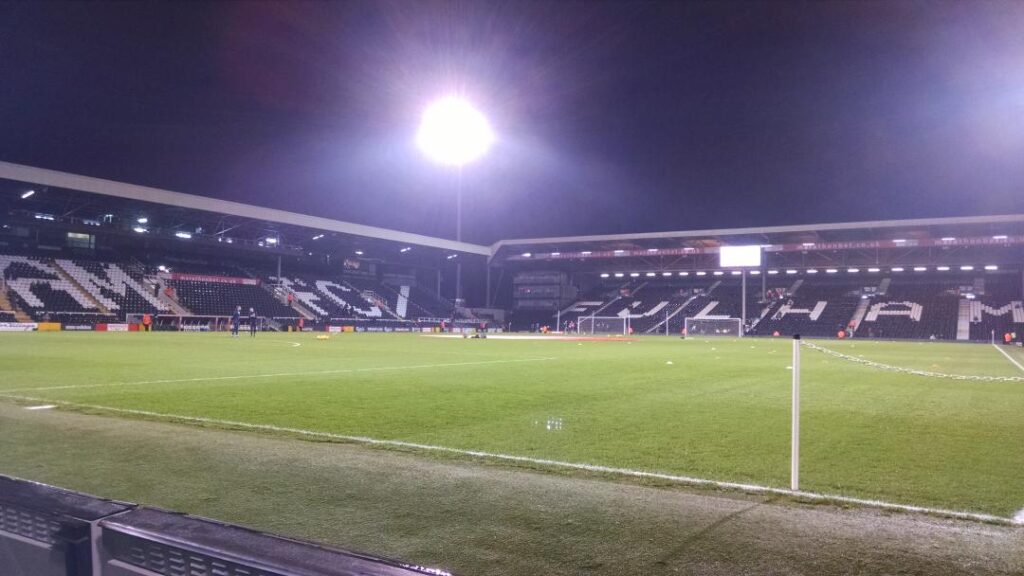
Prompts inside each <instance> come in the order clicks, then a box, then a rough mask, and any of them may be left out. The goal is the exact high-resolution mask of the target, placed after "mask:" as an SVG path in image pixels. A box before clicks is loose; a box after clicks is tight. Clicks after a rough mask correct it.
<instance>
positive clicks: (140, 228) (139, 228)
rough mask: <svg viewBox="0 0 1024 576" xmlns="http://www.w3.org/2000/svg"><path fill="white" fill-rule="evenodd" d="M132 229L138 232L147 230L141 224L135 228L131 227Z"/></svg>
mask: <svg viewBox="0 0 1024 576" xmlns="http://www.w3.org/2000/svg"><path fill="white" fill-rule="evenodd" d="M132 230H134V231H136V232H138V233H139V234H145V233H146V232H148V230H146V229H145V228H143V227H142V226H136V227H135V228H132Z"/></svg>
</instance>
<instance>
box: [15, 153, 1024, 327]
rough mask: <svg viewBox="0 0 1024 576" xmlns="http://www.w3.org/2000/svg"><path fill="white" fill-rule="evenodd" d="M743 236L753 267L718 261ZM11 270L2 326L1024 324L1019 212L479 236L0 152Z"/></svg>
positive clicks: (1023, 237) (1023, 223) (1022, 219)
mask: <svg viewBox="0 0 1024 576" xmlns="http://www.w3.org/2000/svg"><path fill="white" fill-rule="evenodd" d="M736 246H751V247H757V252H758V254H759V255H760V258H759V261H758V262H757V263H756V265H754V266H745V267H737V266H723V265H722V261H721V259H720V258H721V252H722V248H723V247H736ZM456 263H460V264H461V265H462V266H463V268H464V271H465V275H466V276H467V281H466V282H465V283H466V285H467V287H468V290H467V292H466V293H467V295H468V297H467V301H466V302H461V301H460V302H455V301H454V282H453V281H454V270H455V264H456ZM0 269H2V275H3V284H2V288H3V289H2V290H0V323H3V325H4V326H5V327H7V329H29V327H34V328H36V329H39V328H54V329H58V328H60V329H90V330H91V329H97V328H98V329H104V328H105V329H116V330H121V329H138V326H139V325H140V324H141V323H142V320H143V318H146V319H147V321H150V320H151V321H152V325H153V327H154V328H164V329H179V330H180V329H196V330H210V329H214V330H215V329H223V328H224V327H225V326H226V323H227V318H228V317H230V316H231V314H232V312H233V311H234V310H235V308H236V307H237V306H242V307H243V310H244V311H245V312H248V309H249V308H253V309H254V310H255V311H256V313H257V314H258V316H259V317H260V322H261V324H262V325H263V326H264V327H265V328H268V329H275V330H287V329H296V328H299V327H301V328H302V329H307V330H382V331H385V330H386V331H391V330H400V331H411V330H432V329H436V328H437V327H439V326H441V325H442V323H444V325H445V326H453V325H454V326H455V327H463V326H466V327H473V329H476V328H477V327H479V326H480V325H482V324H485V323H486V325H487V326H488V327H489V328H491V329H497V328H501V329H513V330H537V329H541V328H542V327H547V328H549V329H552V330H559V329H563V330H564V329H574V330H580V329H581V327H583V326H588V327H589V328H587V329H590V330H594V329H595V328H594V326H595V323H594V322H593V321H590V322H586V321H581V320H583V319H586V318H608V319H612V320H611V321H609V322H608V323H606V324H604V325H605V326H622V327H624V328H623V330H628V331H629V332H632V333H635V334H642V333H650V334H679V333H681V332H683V329H684V327H685V326H686V325H687V319H690V320H689V321H690V322H695V321H699V320H706V321H709V322H713V321H716V320H724V319H737V320H736V322H737V323H738V325H740V326H741V331H742V332H744V333H746V334H749V335H775V334H778V335H791V334H794V333H801V334H805V335H810V336H823V337H834V336H844V337H872V338H911V339H937V340H984V341H989V340H991V339H992V338H997V339H1001V338H1002V337H1003V335H1004V334H1011V335H1013V337H1014V338H1016V339H1017V340H1018V341H1019V340H1020V336H1021V334H1022V333H1024V306H1022V301H1024V215H1008V216H988V217H966V218H938V219H922V220H898V221H877V222H855V223H839V224H822V225H801V226H780V227H768V228H742V229H725V230H698V231H679V232H652V233H640V234H618V235H601V236H580V237H557V238H529V239H517V240H502V241H499V242H497V243H495V244H493V245H491V246H483V245H478V244H472V243H466V242H455V241H451V240H447V239H443V238H436V237H429V236H422V235H417V234H410V233H406V232H400V231H396V230H389V229H385V228H378V227H372V226H364V225H360V224H354V223H350V222H343V221H338V220H332V219H327V218H322V217H317V216H309V215H304V214H296V213H293V212H286V211H281V210H273V209H268V208H263V207H259V206H252V205H247V204H241V203H237V202H228V201H223V200H215V199H211V198H206V197H201V196H194V195H189V194H182V193H178V192H171V191H166V190H160V189H155V188H148V187H143V186H134V185H130V184H124V183H119V182H113V181H109V180H102V179H97V178H90V177H84V176H78V175H74V174H67V173H62V172H56V171H52V170H44V169H39V168H33V167H28V166H21V165H16V164H9V163H2V162H0ZM19 327H20V328H19Z"/></svg>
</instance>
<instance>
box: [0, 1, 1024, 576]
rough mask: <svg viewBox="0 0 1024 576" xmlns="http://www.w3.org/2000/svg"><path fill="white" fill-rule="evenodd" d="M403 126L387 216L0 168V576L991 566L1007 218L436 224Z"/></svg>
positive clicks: (1003, 569)
mask: <svg viewBox="0 0 1024 576" xmlns="http://www.w3.org/2000/svg"><path fill="white" fill-rule="evenodd" d="M56 6H58V7H59V6H60V5H56ZM950 6H952V5H950ZM988 6H989V7H993V6H1000V5H998V4H991V5H988ZM65 8H67V7H65ZM108 8H109V7H108ZM321 8H323V7H321ZM477 8H479V7H477ZM605 8H608V7H607V6H606V7H605ZM761 8H766V7H761ZM114 9H115V10H117V9H118V8H116V7H115V8H114ZM579 9H580V10H581V12H582V13H585V12H586V9H585V8H579ZM1016 13H1018V14H1019V13H1020V11H1019V10H1017V11H1016ZM1018 44H1019V42H1018ZM1020 55H1021V57H1024V49H1022V50H1021V52H1020ZM1022 85H1024V84H1022ZM1017 106H1018V108H1019V106H1020V104H1019V103H1018V104H1017ZM1018 124H1019V121H1018ZM1021 128H1024V126H1021ZM418 130H419V131H418V133H417V135H416V139H415V146H416V147H417V148H418V149H419V152H420V153H425V154H426V155H427V156H429V157H430V160H431V161H432V162H433V163H434V164H435V165H437V166H436V167H437V169H439V170H448V169H450V168H451V166H456V167H457V168H458V170H459V179H458V186H459V191H458V194H459V196H458V199H457V201H456V204H455V205H454V206H453V207H452V208H454V210H452V211H449V210H448V208H447V207H446V208H445V209H444V210H439V211H436V212H429V213H428V212H427V211H424V212H423V213H422V214H420V213H416V214H413V215H412V216H408V215H406V216H402V217H398V216H394V217H393V219H395V221H396V222H398V223H397V224H395V225H394V226H388V225H383V226H380V225H377V224H379V223H380V222H385V223H386V222H388V221H389V218H392V217H391V216H389V215H388V214H390V213H392V212H399V211H401V210H402V208H401V207H400V206H398V207H396V206H391V205H387V204H386V202H383V201H382V202H381V203H378V204H373V206H374V209H375V210H378V211H380V212H381V214H382V215H381V216H380V218H379V219H374V218H367V219H362V218H353V219H352V220H348V219H345V218H344V217H342V216H343V215H344V211H341V212H339V211H336V210H333V209H330V208H324V209H323V210H319V211H317V210H308V209H300V208H296V209H286V208H287V207H288V206H287V203H280V202H277V203H275V202H268V201H266V200H265V199H264V197H260V196H255V195H254V196H252V197H249V196H247V195H246V193H244V192H240V193H237V194H234V195H227V194H225V195H218V194H214V193H206V192H204V193H194V192H192V191H190V190H187V189H175V188H173V187H171V186H152V185H148V184H143V183H140V182H139V181H134V180H132V179H130V178H124V177H117V178H113V177H101V176H104V175H117V174H126V172H123V171H121V172H119V171H116V170H108V171H106V172H104V171H103V170H102V169H96V170H91V169H85V170H58V169H54V168H53V167H52V166H54V165H55V164H50V165H47V166H42V165H34V164H32V163H28V162H9V161H0V271H2V278H0V431H2V433H0V576H6V575H12V576H49V575H54V576H57V575H78V576H82V575H94V576H105V575H117V576H129V575H167V576H171V575H175V576H177V575H183V576H184V575H188V576H192V575H195V576H199V575H214V574H223V575H243V574H248V575H256V574H259V575H267V576H271V575H278V576H288V575H296V576H299V575H302V576H321V575H333V574H339V575H341V574H344V575H356V574H379V575H399V574H465V575H468V574H541V573H543V574H715V575H717V574H824V575H832V574H1022V573H1024V473H1022V472H1024V348H1022V344H1024V213H1022V212H1024V210H1021V211H1007V210H1002V211H1000V210H992V211H991V212H987V213H986V212H985V211H984V210H985V208H986V206H987V205H986V204H985V203H984V202H981V201H980V200H979V203H978V204H979V205H980V208H979V206H975V205H969V201H968V198H969V195H965V196H964V199H963V200H962V202H961V204H959V205H957V206H952V207H949V208H948V209H947V208H944V209H942V210H939V211H938V212H936V210H933V209H931V207H925V206H919V205H918V206H915V207H912V209H904V210H897V209H895V208H893V209H891V211H890V209H889V208H883V209H882V211H881V212H878V211H874V212H873V211H870V210H867V209H865V211H863V212H859V213H858V212H856V211H852V212H849V217H848V218H839V217H836V216H835V215H836V214H837V212H835V211H832V212H829V211H828V209H827V208H826V207H824V206H823V205H824V204H826V203H828V202H829V193H828V191H822V192H821V193H820V194H821V197H820V200H821V202H822V205H814V206H810V207H804V208H803V210H804V211H803V212H800V213H799V214H797V213H796V212H794V215H792V216H790V214H789V213H787V212H786V210H789V209H785V210H783V212H782V215H781V217H775V216H772V217H765V218H764V220H765V221H766V222H768V223H766V224H765V225H758V224H756V220H757V218H756V217H755V218H754V221H755V223H754V224H753V225H742V226H739V225H737V226H734V225H733V224H734V223H736V222H738V220H735V219H730V218H728V217H725V216H723V215H722V211H709V212H707V213H703V214H700V215H698V216H697V218H698V220H692V221H691V222H702V223H703V225H699V226H698V225H685V226H680V227H679V228H678V229H671V228H667V227H665V226H662V225H660V224H653V225H651V226H650V227H645V226H644V224H643V223H642V222H641V221H636V220H634V221H630V222H629V223H628V224H629V226H628V227H629V228H631V229H632V231H627V232H620V231H616V230H617V229H616V228H614V227H611V228H610V227H608V226H604V225H602V224H601V223H600V222H601V221H598V220H595V222H596V223H595V224H590V223H588V220H587V218H588V212H587V211H586V210H585V208H584V207H582V206H581V207H577V208H574V213H576V211H577V210H578V214H579V216H578V218H579V220H581V222H577V224H579V225H578V226H576V225H573V226H569V227H567V229H569V230H572V231H573V232H575V231H578V230H588V229H590V228H592V229H593V230H594V233H592V234H591V233H585V234H574V235H561V234H560V232H561V229H560V228H557V227H555V228H548V229H547V230H550V232H552V233H553V234H534V233H532V231H533V230H535V229H539V228H523V229H526V230H529V231H531V233H528V234H524V235H518V234H510V235H509V237H508V238H503V237H502V236H499V235H498V234H503V233H502V231H503V230H506V229H508V230H516V229H515V228H502V227H501V226H499V225H498V224H493V226H494V231H495V232H494V233H493V234H491V235H490V236H488V235H486V234H485V235H481V234H479V233H476V234H474V233H472V232H471V233H469V234H463V225H464V218H463V216H464V214H463V205H462V203H463V198H462V194H463V190H462V186H463V176H462V170H463V167H465V169H466V170H469V169H470V166H475V165H476V164H478V163H485V162H488V161H489V159H490V158H491V157H492V156H497V155H499V154H500V153H501V149H500V148H501V147H500V146H499V145H498V144H496V142H498V141H500V139H501V134H500V132H499V131H497V130H496V131H495V132H494V133H492V132H491V130H492V128H491V126H490V125H489V124H488V121H487V119H486V118H485V117H484V115H483V113H482V112H480V111H478V110H477V109H476V108H474V107H473V106H472V105H471V104H469V102H468V101H464V100H462V99H459V98H454V97H447V98H444V99H441V100H438V101H436V102H435V103H434V104H432V105H430V106H428V107H427V108H426V112H425V113H424V115H423V117H422V123H421V124H420V125H419V129H418ZM1016 137H1017V138H1018V141H1019V134H1018V135H1017V136H1016ZM1021 150H1022V151H1024V148H1021ZM90 154H92V153H90ZM12 157H16V158H21V157H24V156H12ZM1020 158H1022V156H1018V157H1017V159H1016V161H1017V162H1019V161H1020ZM57 165H59V164H57ZM181 170H188V168H187V167H182V168H181ZM1013 174H1016V175H1018V176H1020V175H1021V173H1020V171H1019V170H1017V172H1014V173H1012V174H1011V176H1012V175H1013ZM467 178H471V177H470V176H467ZM1011 179H1012V178H1011ZM154 181H159V179H154V180H144V182H147V183H149V182H154ZM444 182H445V183H444V186H448V183H449V182H451V180H445V181H444ZM1011 184H1012V188H1014V189H1016V190H1017V193H1016V194H1017V196H1016V197H1015V198H1016V199H1017V200H1016V204H1013V203H1012V202H1011V203H1010V204H1006V205H1008V206H1017V207H1020V206H1021V204H1020V202H1019V199H1020V191H1021V190H1024V188H1022V186H1024V181H1021V180H1020V179H1017V180H1016V181H1015V182H1011ZM366 193H367V192H366V191H361V192H360V193H358V194H357V193H355V192H353V191H339V192H338V197H339V198H340V201H342V202H355V200H353V198H356V197H357V196H358V195H359V194H366ZM552 193H553V192H552ZM292 194H294V195H295V196H300V195H301V194H302V192H301V190H297V191H294V192H292ZM739 198H740V199H741V200H742V199H744V198H746V196H743V195H740V196H739ZM644 202H648V203H652V206H653V205H654V203H656V200H652V199H647V200H644ZM725 202H726V201H725V200H723V208H722V210H725V204H724V203H725ZM779 202H783V200H780V201H779ZM480 206H481V205H480V204H479V203H476V204H473V203H470V204H468V206H467V210H472V209H473V208H475V209H477V210H481V208H480ZM1000 206H1002V205H1000ZM637 209H638V210H639V209H640V208H637ZM654 210H655V211H657V208H654ZM793 210H796V209H795V208H793ZM819 211H820V212H821V213H822V214H823V215H822V216H821V219H820V220H817V221H816V220H813V219H808V217H807V216H806V215H807V214H812V215H814V214H817V213H818V212H819ZM449 212H454V214H450V213H449ZM890 213H891V214H892V215H893V217H886V218H877V217H875V216H877V215H878V214H890ZM937 213H942V214H946V215H935V214H937ZM469 214H470V217H471V218H472V214H471V212H470V213H469ZM861 215H864V217H861ZM518 217H519V216H518V213H517V212H516V210H515V209H512V210H511V211H508V212H507V213H504V214H502V215H500V216H498V215H495V216H494V218H495V220H494V222H495V223H496V222H498V221H499V220H502V219H507V220H515V219H517V218H518ZM403 218H413V219H418V220H424V221H429V220H436V219H443V220H445V222H448V221H449V220H451V221H452V222H453V223H455V226H456V231H455V233H454V234H449V233H447V232H446V231H447V228H446V227H444V226H442V227H441V228H440V230H441V232H437V233H424V231H430V230H432V229H431V228H429V227H427V226H426V225H424V227H420V228H416V227H412V228H410V227H409V226H404V225H403V224H401V223H402V222H407V221H408V220H407V219H403ZM574 218H575V217H574ZM453 219H454V220H453ZM787 219H788V220H787ZM488 221H489V220H488ZM471 222H472V220H471ZM780 222H781V223H780ZM445 226H447V224H446V225H445ZM410 229H411V230H414V231H409V230H410ZM609 229H610V230H613V232H612V233H606V232H607V231H608V230H609Z"/></svg>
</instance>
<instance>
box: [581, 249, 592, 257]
mask: <svg viewBox="0 0 1024 576" xmlns="http://www.w3.org/2000/svg"><path fill="white" fill-rule="evenodd" d="M580 254H582V255H584V256H590V255H591V254H593V252H591V251H590V250H584V251H583V252H580Z"/></svg>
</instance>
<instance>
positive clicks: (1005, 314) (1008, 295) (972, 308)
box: [958, 276, 1024, 341]
mask: <svg viewBox="0 0 1024 576" xmlns="http://www.w3.org/2000/svg"><path fill="white" fill-rule="evenodd" d="M971 288H972V291H971V295H973V296H974V298H965V299H964V300H962V301H961V303H960V306H961V310H964V312H965V314H966V316H967V317H966V318H965V319H964V320H966V321H967V322H968V324H967V326H968V334H967V336H968V337H969V338H970V339H971V340H990V339H992V338H994V339H995V340H996V341H999V340H1000V338H1001V337H1002V335H1003V334H1005V333H1007V332H1010V333H1014V332H1015V333H1017V334H1018V335H1020V334H1024V298H1022V294H1021V286H1020V283H1019V282H1018V280H1017V279H1016V278H1014V277H1009V276H1006V277H999V276H991V277H988V278H984V279H981V280H980V281H975V282H974V285H973V286H972V287H971ZM959 320H960V318H958V321H959ZM958 338H959V336H958ZM959 339H963V338H959Z"/></svg>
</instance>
